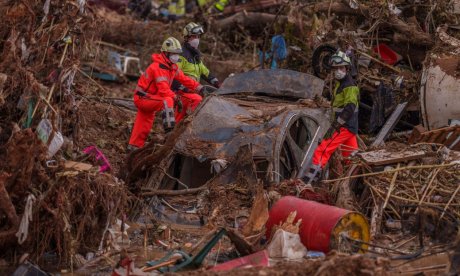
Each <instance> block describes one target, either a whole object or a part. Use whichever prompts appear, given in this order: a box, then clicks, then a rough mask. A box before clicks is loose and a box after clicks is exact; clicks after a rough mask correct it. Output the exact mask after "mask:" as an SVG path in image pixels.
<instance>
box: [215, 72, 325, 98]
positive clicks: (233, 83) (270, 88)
mask: <svg viewBox="0 0 460 276" xmlns="http://www.w3.org/2000/svg"><path fill="white" fill-rule="evenodd" d="M323 87H324V81H323V80H322V79H320V78H317V77H315V76H312V75H309V74H305V73H301V72H297V71H292V70H287V69H266V70H257V71H249V72H245V73H240V74H235V75H233V76H230V77H228V78H226V79H225V81H224V82H223V84H222V87H221V88H219V90H218V91H217V94H219V95H228V94H238V93H256V94H257V93H258V94H264V95H269V96H277V97H280V96H282V97H289V98H296V99H301V98H303V99H313V98H314V97H315V96H320V95H321V93H322V92H323Z"/></svg>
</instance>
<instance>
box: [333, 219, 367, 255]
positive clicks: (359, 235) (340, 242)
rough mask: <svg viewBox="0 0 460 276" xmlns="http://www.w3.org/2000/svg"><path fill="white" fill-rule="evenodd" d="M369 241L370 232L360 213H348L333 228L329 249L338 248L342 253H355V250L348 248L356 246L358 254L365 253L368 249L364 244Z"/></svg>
mask: <svg viewBox="0 0 460 276" xmlns="http://www.w3.org/2000/svg"><path fill="white" fill-rule="evenodd" d="M369 240H370V230H369V224H368V222H367V220H366V218H365V217H364V216H363V215H362V214H360V213H357V212H350V213H347V214H345V215H343V216H342V217H341V218H340V220H339V221H338V222H337V224H336V225H335V226H334V228H333V230H332V233H331V245H332V246H331V248H338V249H339V251H342V252H344V251H345V252H346V251H350V252H355V248H348V247H349V246H351V245H353V246H355V245H356V246H358V247H359V253H365V252H366V249H367V248H368V245H367V244H365V243H368V242H369ZM355 241H356V242H355ZM359 241H363V242H365V243H360V242H359ZM353 246H351V247H353Z"/></svg>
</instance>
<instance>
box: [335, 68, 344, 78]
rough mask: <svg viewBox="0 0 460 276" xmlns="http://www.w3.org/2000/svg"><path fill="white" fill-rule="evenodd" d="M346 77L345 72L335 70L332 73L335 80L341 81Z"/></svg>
mask: <svg viewBox="0 0 460 276" xmlns="http://www.w3.org/2000/svg"><path fill="white" fill-rule="evenodd" d="M346 75H347V71H342V70H340V69H337V70H335V71H334V77H335V78H336V79H337V80H341V79H343V78H345V76H346Z"/></svg>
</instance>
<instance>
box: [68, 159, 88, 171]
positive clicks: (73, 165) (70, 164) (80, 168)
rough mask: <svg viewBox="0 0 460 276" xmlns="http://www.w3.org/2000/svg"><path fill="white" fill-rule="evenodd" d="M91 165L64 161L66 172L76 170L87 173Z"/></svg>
mask: <svg viewBox="0 0 460 276" xmlns="http://www.w3.org/2000/svg"><path fill="white" fill-rule="evenodd" d="M92 167H93V165H91V164H87V163H81V162H75V161H65V162H64V168H65V169H66V170H76V171H89V170H91V168H92Z"/></svg>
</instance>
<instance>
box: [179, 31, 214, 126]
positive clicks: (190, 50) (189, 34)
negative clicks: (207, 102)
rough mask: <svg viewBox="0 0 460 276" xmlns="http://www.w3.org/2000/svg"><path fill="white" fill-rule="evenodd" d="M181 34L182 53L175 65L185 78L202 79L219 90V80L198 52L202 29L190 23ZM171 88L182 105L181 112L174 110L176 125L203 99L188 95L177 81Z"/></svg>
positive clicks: (192, 94)
mask: <svg viewBox="0 0 460 276" xmlns="http://www.w3.org/2000/svg"><path fill="white" fill-rule="evenodd" d="M183 34H184V48H183V50H184V51H183V52H182V54H181V56H180V60H179V62H178V63H177V65H178V66H179V68H180V69H181V70H182V71H183V72H184V74H185V75H186V76H188V77H191V78H193V79H194V80H196V81H198V82H199V81H200V79H204V80H205V81H206V82H208V83H209V84H211V85H212V86H214V87H215V88H219V87H220V82H219V80H218V79H217V78H216V77H214V76H213V75H212V74H211V72H210V71H209V69H208V68H207V67H206V66H205V65H204V63H203V60H202V58H201V53H200V51H199V50H198V45H199V44H200V36H201V35H202V34H204V30H203V27H202V26H200V25H198V24H196V23H194V22H190V23H188V24H187V25H186V26H185V27H184V30H183ZM172 87H173V90H175V91H178V93H177V94H178V95H179V96H180V98H181V101H182V103H183V104H184V107H183V108H182V110H177V109H176V122H177V123H178V122H180V121H181V120H182V119H183V118H184V117H185V116H186V115H187V113H191V112H192V111H194V110H195V108H196V107H197V106H198V105H199V104H200V102H201V100H202V99H203V98H202V97H201V96H200V95H198V94H196V93H190V92H189V91H188V90H187V89H186V88H185V87H184V86H183V85H181V83H180V82H179V81H174V82H173V86H172Z"/></svg>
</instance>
